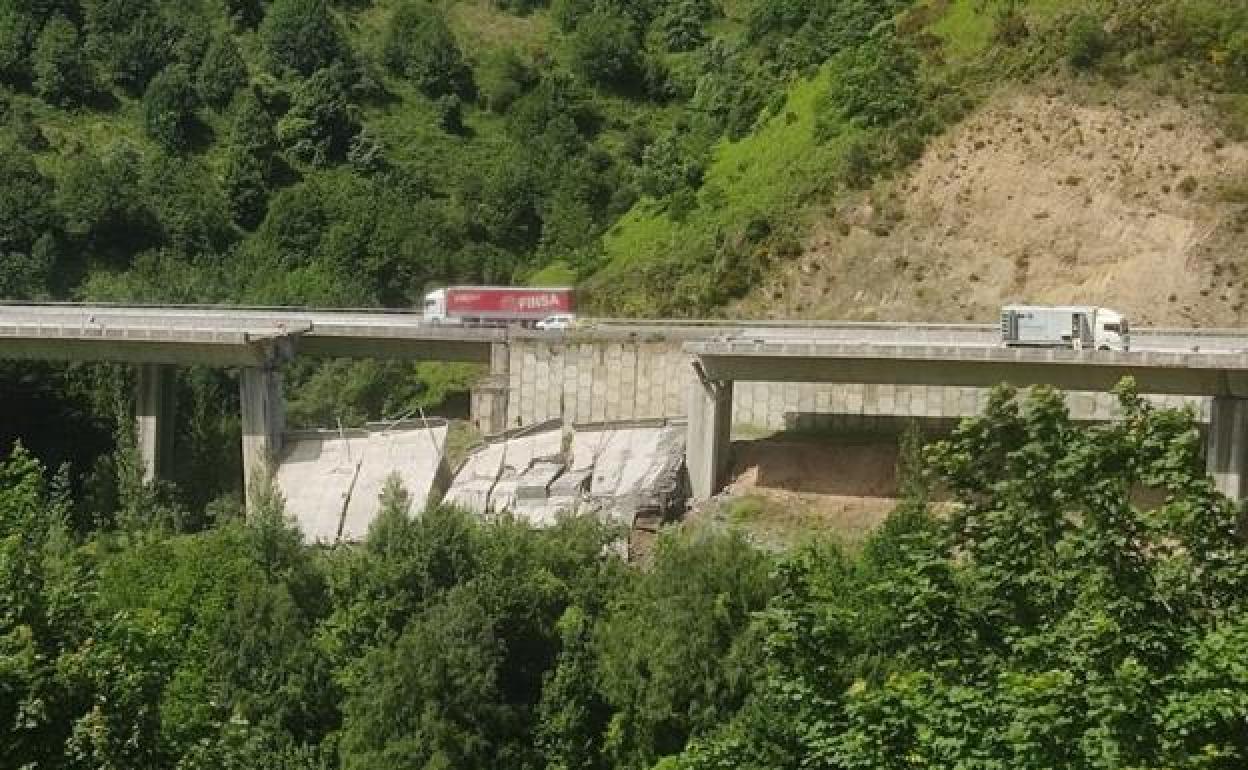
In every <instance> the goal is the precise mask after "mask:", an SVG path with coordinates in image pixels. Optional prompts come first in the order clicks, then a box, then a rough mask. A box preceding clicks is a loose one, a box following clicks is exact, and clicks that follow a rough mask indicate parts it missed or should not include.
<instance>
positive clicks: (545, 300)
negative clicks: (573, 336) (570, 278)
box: [424, 286, 576, 326]
mask: <svg viewBox="0 0 1248 770" xmlns="http://www.w3.org/2000/svg"><path fill="white" fill-rule="evenodd" d="M575 307H576V301H575V297H574V296H573V290H572V289H571V288H567V287H559V288H553V289H526V288H517V287H513V286H448V287H446V288H445V289H438V290H437V291H431V292H429V293H428V294H426V295H425V308H424V311H425V312H424V318H425V322H426V323H431V324H458V325H469V326H508V325H511V324H521V325H524V326H532V325H534V324H536V323H537V322H538V321H541V320H542V319H544V318H548V317H550V316H553V315H567V316H571V315H572V314H573V311H574V310H575Z"/></svg>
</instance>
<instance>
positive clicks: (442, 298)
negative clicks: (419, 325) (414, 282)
mask: <svg viewBox="0 0 1248 770" xmlns="http://www.w3.org/2000/svg"><path fill="white" fill-rule="evenodd" d="M424 318H425V323H427V324H441V323H446V321H447V315H446V289H438V290H437V291H431V292H429V293H428V294H426V295H425V314H424Z"/></svg>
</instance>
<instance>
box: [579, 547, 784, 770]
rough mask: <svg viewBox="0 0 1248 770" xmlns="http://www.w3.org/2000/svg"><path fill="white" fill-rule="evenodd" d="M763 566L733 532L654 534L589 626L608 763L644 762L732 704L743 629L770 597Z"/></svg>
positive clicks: (672, 748)
mask: <svg viewBox="0 0 1248 770" xmlns="http://www.w3.org/2000/svg"><path fill="white" fill-rule="evenodd" d="M769 571H770V563H769V561H768V559H767V557H766V556H764V555H763V554H761V553H760V552H758V551H756V550H754V549H753V548H751V547H750V546H749V545H748V544H747V543H746V542H745V541H744V540H743V539H741V538H740V537H739V536H737V535H733V536H721V537H711V538H707V539H706V540H701V541H699V540H694V541H691V542H683V541H681V540H680V539H679V538H678V537H675V536H672V537H667V538H665V539H663V540H662V541H661V542H660V545H659V553H658V554H657V556H656V557H655V563H654V567H653V569H652V570H651V571H650V572H648V573H646V574H644V575H642V576H640V577H639V578H638V579H637V580H635V581H633V584H632V585H631V586H630V587H629V589H628V590H627V591H626V592H625V593H623V595H621V596H620V597H619V598H618V599H617V600H616V601H615V602H613V603H612V605H611V607H610V609H609V611H608V613H607V616H606V617H605V619H604V620H603V622H602V623H601V624H600V626H599V627H598V629H597V631H596V634H595V646H596V648H597V650H598V657H599V663H598V666H599V681H600V684H599V687H600V688H601V692H602V693H603V696H604V698H605V699H606V701H607V703H608V704H610V706H611V707H612V710H613V716H612V718H611V724H610V726H609V727H608V729H607V735H606V742H605V751H606V752H607V754H606V756H608V757H610V758H611V760H612V763H611V766H612V767H620V768H646V767H650V766H651V765H652V764H653V763H654V762H655V761H656V760H658V759H659V758H660V757H663V756H665V755H667V754H672V753H675V752H678V751H680V750H681V749H682V748H683V747H684V744H685V741H686V740H688V738H689V737H690V736H691V735H693V734H696V733H698V732H701V731H703V730H708V729H710V728H711V727H713V726H715V725H717V724H719V722H720V721H721V720H724V719H726V718H728V717H729V716H730V715H731V714H732V713H734V712H735V711H736V709H737V708H739V707H740V705H741V702H742V699H743V698H744V697H745V694H746V692H747V689H746V688H747V686H748V679H747V678H746V677H745V676H744V673H745V672H746V671H748V670H749V668H750V657H751V653H750V652H749V650H750V645H749V643H748V638H747V637H746V636H745V634H744V632H745V631H746V629H747V628H748V626H749V623H750V620H751V617H752V614H753V613H755V612H757V611H759V610H761V609H763V607H765V606H766V604H767V601H768V600H769V599H770V598H771V595H772V592H773V590H774V586H773V583H772V581H771V579H770V577H769V574H768V573H769ZM660 619H661V620H660Z"/></svg>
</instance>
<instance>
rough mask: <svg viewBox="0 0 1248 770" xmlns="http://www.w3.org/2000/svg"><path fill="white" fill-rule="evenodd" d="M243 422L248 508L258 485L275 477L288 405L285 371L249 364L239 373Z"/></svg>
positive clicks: (244, 469) (253, 501)
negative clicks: (283, 376)
mask: <svg viewBox="0 0 1248 770" xmlns="http://www.w3.org/2000/svg"><path fill="white" fill-rule="evenodd" d="M239 390H240V393H239V395H240V405H241V407H242V418H243V420H242V422H243V425H242V427H243V484H244V485H245V486H244V488H245V490H246V497H247V508H248V510H250V509H251V508H252V507H253V505H254V503H255V500H256V491H257V486H256V485H258V484H259V485H264V484H268V483H270V482H271V481H272V480H273V471H274V469H275V467H276V462H277V457H278V453H279V452H281V450H282V431H283V430H284V429H285V427H286V409H285V403H284V401H283V400H282V374H281V372H280V371H278V370H277V369H276V368H273V367H267V366H266V367H258V366H255V367H246V368H244V369H243V370H242V371H241V372H240V374H239Z"/></svg>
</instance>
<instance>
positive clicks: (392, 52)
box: [382, 0, 472, 98]
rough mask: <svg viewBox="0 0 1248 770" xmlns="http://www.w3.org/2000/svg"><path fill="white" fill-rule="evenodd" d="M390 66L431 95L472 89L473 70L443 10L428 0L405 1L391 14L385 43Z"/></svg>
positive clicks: (384, 56) (384, 50)
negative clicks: (456, 40)
mask: <svg viewBox="0 0 1248 770" xmlns="http://www.w3.org/2000/svg"><path fill="white" fill-rule="evenodd" d="M382 57H383V59H384V60H385V63H386V67H387V68H389V70H390V71H391V72H393V73H394V74H396V75H399V76H402V77H405V78H407V79H408V80H411V81H412V82H413V83H415V84H416V86H417V87H418V88H419V89H420V90H421V91H422V92H424V94H425V95H426V96H429V97H435V98H436V97H439V96H446V95H447V94H458V95H460V96H469V95H470V94H471V92H472V70H471V69H469V67H468V65H467V63H465V62H464V55H463V53H461V52H460V50H459V45H458V44H457V43H456V42H455V36H454V35H453V34H451V28H450V27H449V26H448V25H447V23H446V19H445V18H443V16H442V13H441V11H439V10H438V9H437V8H435V7H434V6H433V5H432V4H430V3H428V2H425V1H424V0H411V1H409V2H407V3H404V4H403V5H401V6H400V7H399V10H398V11H396V12H395V14H394V16H392V17H391V18H390V26H389V27H387V29H386V37H385V41H384V42H383V43H382Z"/></svg>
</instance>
